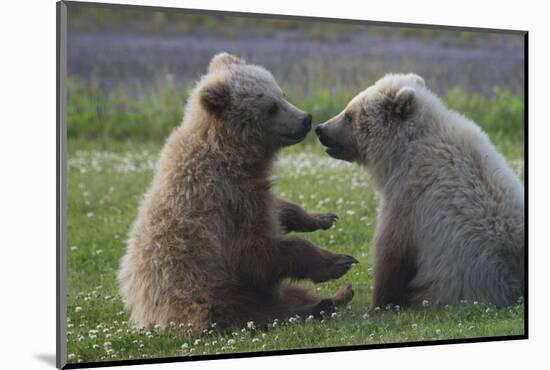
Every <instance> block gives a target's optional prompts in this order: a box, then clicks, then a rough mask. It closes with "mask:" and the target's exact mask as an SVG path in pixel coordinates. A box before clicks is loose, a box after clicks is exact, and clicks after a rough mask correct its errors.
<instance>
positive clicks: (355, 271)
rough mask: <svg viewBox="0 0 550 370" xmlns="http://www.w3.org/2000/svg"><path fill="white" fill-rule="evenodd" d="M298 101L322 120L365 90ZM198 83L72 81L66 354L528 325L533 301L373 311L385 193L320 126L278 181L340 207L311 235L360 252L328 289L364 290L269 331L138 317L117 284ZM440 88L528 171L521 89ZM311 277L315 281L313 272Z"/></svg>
mask: <svg viewBox="0 0 550 370" xmlns="http://www.w3.org/2000/svg"><path fill="white" fill-rule="evenodd" d="M282 85H283V87H284V88H285V90H286V91H287V95H288V96H289V98H290V100H291V101H292V102H293V103H294V104H295V105H296V106H298V107H300V108H302V109H303V110H306V111H308V112H310V113H312V115H313V117H314V123H319V122H322V121H324V120H326V119H327V118H329V117H331V116H333V115H334V114H336V113H338V112H339V111H340V110H341V109H342V107H343V106H344V105H345V104H346V103H347V101H348V100H349V99H350V98H351V97H352V96H353V94H354V93H355V92H354V91H351V90H350V89H345V88H338V89H335V88H331V89H329V88H322V87H319V88H316V89H314V90H311V91H310V92H309V93H308V94H301V93H300V92H294V91H293V90H292V86H291V85H290V84H285V83H284V82H283V83H282ZM188 92H189V89H181V88H179V87H178V86H177V85H176V84H174V83H173V82H171V81H170V80H169V79H167V80H162V79H161V80H158V81H157V83H155V84H154V85H153V86H152V87H151V88H149V89H148V90H147V91H145V92H143V93H141V94H140V95H136V93H135V90H134V89H132V88H130V87H128V86H126V85H124V84H120V85H117V86H115V87H114V88H112V89H109V90H105V89H103V88H102V87H101V86H100V84H96V85H94V83H91V84H90V83H86V82H83V81H81V80H79V79H78V78H71V79H70V80H69V86H68V128H67V134H68V177H67V180H68V181H67V183H68V196H67V200H68V209H67V212H68V214H67V220H68V221H67V228H68V242H67V243H68V245H67V247H68V269H67V270H68V297H67V302H68V306H67V335H68V361H69V362H71V363H81V362H83V363H86V362H94V361H107V360H123V359H142V358H159V357H173V356H194V355H215V354H227V353H242V352H254V351H273V350H283V349H303V348H323V347H332V346H339V347H340V346H352V345H362V344H380V343H403V342H418V341H437V340H445V339H463V338H479V337H492V336H507V335H521V334H523V333H524V305H523V303H522V302H518V304H517V305H514V306H512V307H507V308H501V309H496V308H495V307H491V306H487V305H483V304H480V303H478V302H464V303H463V304H460V305H457V306H446V307H432V306H431V304H430V303H429V302H426V304H425V305H423V306H422V307H416V308H402V309H400V310H397V311H386V310H385V309H384V308H382V309H381V312H380V313H379V314H377V315H369V314H368V313H367V311H368V306H369V303H370V294H371V289H372V278H373V276H372V254H371V250H370V244H371V240H372V237H373V232H374V227H375V224H376V208H377V196H376V194H375V192H374V190H373V187H372V183H371V181H370V179H369V176H368V174H367V173H366V172H365V171H364V170H361V169H359V168H358V167H357V166H355V165H352V164H349V163H345V162H342V161H337V160H334V159H331V158H329V157H328V156H327V155H325V154H324V153H323V149H322V147H321V145H320V144H319V143H318V142H317V141H316V139H315V137H314V135H313V134H310V135H309V136H308V138H307V139H306V140H305V141H304V142H303V143H301V144H299V145H296V146H293V147H290V148H287V149H285V150H283V152H282V153H281V155H280V157H279V159H278V161H277V164H276V173H275V177H276V187H275V191H276V193H277V194H278V195H280V196H281V197H284V198H287V199H289V200H291V201H292V202H296V203H298V204H300V205H301V206H303V207H304V208H305V209H307V210H309V211H319V212H321V211H322V212H329V211H330V212H334V213H336V214H338V215H339V216H340V220H339V221H338V222H337V223H336V225H335V226H334V227H333V228H332V229H330V230H326V231H317V232H314V233H305V234H301V236H303V237H304V238H307V239H309V240H311V241H312V242H314V243H316V244H318V245H320V246H324V247H327V248H330V249H332V250H335V251H338V252H343V253H347V254H351V255H353V256H355V257H356V258H357V259H358V260H359V261H360V263H359V264H358V265H356V266H354V267H353V268H352V270H351V271H350V272H349V273H348V274H347V275H345V276H344V277H343V278H341V279H339V280H337V281H332V282H327V283H323V284H318V285H315V289H317V290H319V291H320V292H322V293H325V294H330V293H332V292H334V291H336V290H337V289H338V288H339V287H340V286H341V285H343V284H345V283H346V282H348V281H351V282H352V283H353V285H354V288H355V293H356V294H355V297H354V299H353V300H352V301H351V303H350V304H349V305H348V306H347V307H342V308H339V309H338V310H337V312H336V314H334V315H333V316H332V317H326V318H325V319H323V320H311V319H309V318H299V317H296V318H291V319H290V320H287V321H285V322H282V321H275V322H273V323H272V324H271V325H270V327H269V329H268V330H265V331H263V330H257V329H256V328H255V326H254V323H249V325H247V326H246V327H243V328H236V329H235V330H234V331H232V332H229V333H225V334H219V333H216V332H215V331H214V330H206V331H205V332H203V333H202V334H201V335H198V336H191V335H187V334H181V333H180V332H179V331H175V330H164V331H162V330H158V329H154V330H139V329H135V328H133V327H132V326H131V325H130V324H129V322H128V317H129V313H128V311H127V310H125V309H124V305H123V302H122V300H121V298H120V296H119V294H118V288H117V284H116V273H117V269H118V265H119V262H120V258H121V257H122V255H123V254H124V251H125V239H126V237H127V233H128V230H129V228H130V226H131V224H132V222H133V220H134V218H135V216H136V211H137V206H138V204H139V201H140V199H141V197H142V196H143V194H144V192H145V191H146V189H147V187H148V185H149V182H150V181H151V179H152V175H153V170H154V166H155V161H156V159H157V156H158V153H159V151H160V149H161V148H162V146H163V141H164V139H165V138H166V136H167V135H168V134H169V132H170V131H171V130H172V129H173V128H174V127H175V126H176V125H177V124H178V123H179V122H180V120H181V117H182V115H183V114H184V112H183V105H182V102H184V101H185V98H186V96H187V94H188ZM442 99H443V100H444V101H445V102H446V104H447V105H448V106H449V107H451V108H452V109H455V110H457V111H459V112H461V113H463V114H465V115H466V116H468V117H470V118H472V119H474V120H475V121H476V122H478V123H479V124H480V125H481V126H482V127H483V129H484V130H485V131H486V132H487V133H488V135H489V136H490V138H491V140H492V141H493V143H494V144H495V145H496V147H497V148H498V149H499V150H500V151H501V152H502V153H503V154H504V156H505V157H506V159H507V160H508V161H509V163H510V165H511V166H512V168H513V169H514V170H515V171H516V173H517V174H518V176H519V177H520V178H521V179H523V178H524V128H523V118H524V116H523V113H524V103H523V96H520V95H518V94H516V93H514V92H511V91H509V90H507V89H504V90H503V89H499V88H495V89H493V91H492V93H491V94H484V95H482V94H478V93H471V92H469V91H466V90H465V89H464V88H460V87H456V88H452V89H449V90H448V91H447V92H446V93H445V95H443V96H442ZM303 284H305V285H310V286H313V284H311V283H308V282H304V283H303Z"/></svg>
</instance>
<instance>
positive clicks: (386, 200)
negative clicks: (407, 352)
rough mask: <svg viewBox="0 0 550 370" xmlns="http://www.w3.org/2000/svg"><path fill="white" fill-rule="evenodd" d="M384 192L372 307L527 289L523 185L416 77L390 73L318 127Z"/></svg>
mask: <svg viewBox="0 0 550 370" xmlns="http://www.w3.org/2000/svg"><path fill="white" fill-rule="evenodd" d="M316 133H317V135H318V136H319V139H320V141H321V143H322V144H324V145H325V146H326V147H327V153H328V154H329V155H330V156H332V157H334V158H337V159H342V160H346V161H352V162H357V163H359V164H360V165H363V166H365V167H366V168H367V169H368V171H369V172H370V174H371V176H372V179H373V181H374V184H375V187H376V189H377V190H378V193H379V195H380V207H379V211H378V217H377V226H376V232H375V237H374V241H373V249H374V286H373V295H372V305H373V308H375V307H377V306H378V307H385V306H386V305H389V304H395V305H406V304H418V303H420V302H423V301H424V300H427V301H429V302H430V303H434V304H436V305H438V304H453V303H459V302H460V301H461V300H467V301H470V302H471V301H482V302H485V303H489V304H494V305H496V306H505V305H511V304H514V303H516V302H517V300H518V299H519V298H520V297H522V296H523V294H524V255H525V249H524V248H525V245H524V243H525V231H524V189H523V185H522V183H521V182H520V180H519V179H518V177H517V176H516V175H515V174H514V173H513V171H512V170H511V169H510V167H509V166H508V164H507V163H506V160H505V159H504V158H503V157H502V156H501V155H500V154H499V153H498V152H497V150H496V149H495V147H494V146H493V144H492V143H491V142H490V140H489V138H488V137H487V135H486V134H485V133H484V132H483V131H482V130H481V129H480V128H479V127H478V126H477V125H476V124H475V123H474V122H472V121H471V120H469V119H467V118H465V117H464V116H462V115H460V114H458V113H456V112H453V111H451V110H449V109H447V108H446V107H445V106H444V105H443V103H442V102H441V101H440V100H439V99H438V98H437V97H436V96H435V95H434V94H433V93H432V92H430V90H429V89H428V88H426V85H425V83H424V80H423V79H422V78H421V77H419V76H417V75H414V74H408V75H387V76H385V77H383V78H382V79H380V80H379V81H378V82H376V83H375V84H374V85H373V86H370V87H369V88H367V89H366V90H364V91H363V92H361V93H360V94H359V95H357V96H356V97H355V98H353V99H352V100H351V102H350V103H349V104H348V105H347V107H346V108H345V109H344V110H343V111H342V112H341V113H340V114H338V115H337V116H335V117H334V118H332V119H330V120H329V121H327V122H326V123H324V124H321V125H319V126H318V127H317V128H316Z"/></svg>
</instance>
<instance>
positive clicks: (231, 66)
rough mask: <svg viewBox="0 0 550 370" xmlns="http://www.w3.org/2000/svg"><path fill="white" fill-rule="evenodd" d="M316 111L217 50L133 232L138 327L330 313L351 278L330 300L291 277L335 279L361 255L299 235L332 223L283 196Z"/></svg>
mask: <svg viewBox="0 0 550 370" xmlns="http://www.w3.org/2000/svg"><path fill="white" fill-rule="evenodd" d="M310 129H311V115H310V114H307V113H304V112H302V111H301V110H299V109H297V108H296V107H294V106H293V105H292V104H290V103H289V102H288V101H287V100H286V99H285V97H284V94H283V92H282V91H281V89H280V88H279V86H278V85H277V83H276V81H275V79H274V78H273V76H272V75H271V73H269V72H268V71H267V70H266V69H264V68H262V67H260V66H256V65H251V64H246V63H245V62H244V61H243V60H242V59H239V58H237V57H235V56H232V55H230V54H227V53H221V54H218V55H216V56H215V57H214V58H213V59H212V61H211V62H210V65H209V69H208V73H207V74H206V75H205V76H203V77H202V78H201V79H200V81H199V82H198V83H197V85H196V86H195V88H194V91H193V92H192V94H191V96H190V98H189V100H188V103H187V105H186V109H185V117H184V119H183V123H182V125H181V126H180V127H178V128H177V129H175V130H174V132H173V133H172V134H171V135H170V137H169V138H168V140H167V142H166V144H165V147H164V149H163V150H162V152H161V155H160V159H159V162H158V164H157V168H156V172H155V177H154V179H153V182H152V184H151V187H150V189H149V191H148V192H147V194H146V196H145V198H144V200H143V202H142V204H141V206H140V209H139V212H138V216H137V220H136V221H135V223H134V225H133V228H132V230H131V232H130V237H129V240H128V243H127V251H126V255H125V256H124V257H123V259H122V262H121V266H120V270H119V275H118V280H119V284H120V289H121V294H122V296H123V298H124V300H125V303H126V305H127V307H129V308H130V309H131V320H132V321H133V322H134V323H136V324H137V325H139V326H142V327H150V326H153V325H159V326H160V327H167V326H174V325H176V327H179V326H180V325H183V326H185V327H186V328H192V330H194V331H197V332H198V331H201V330H204V329H206V328H210V327H212V326H214V324H215V325H216V328H218V329H225V328H230V327H238V326H241V327H242V325H244V324H246V323H247V322H249V321H254V322H255V323H256V324H257V325H265V324H267V323H268V322H269V321H272V320H274V319H275V318H278V319H285V318H288V317H290V316H293V315H300V316H302V317H307V316H309V315H314V316H319V315H320V314H322V312H324V313H326V314H330V313H331V312H333V311H334V307H335V305H339V304H343V303H347V302H348V301H350V300H351V299H352V297H353V289H352V287H351V284H347V285H345V286H344V287H342V288H341V289H340V290H339V291H338V292H337V293H336V294H335V295H334V296H332V297H320V296H318V295H316V294H314V293H313V292H312V291H310V290H307V289H305V288H302V287H299V286H297V285H295V284H294V283H291V282H289V280H290V279H292V280H297V279H310V280H312V281H314V282H324V281H327V280H331V279H337V278H339V277H341V276H343V275H344V274H345V273H346V272H347V271H348V270H349V269H350V268H351V266H352V265H353V264H354V263H357V261H356V260H355V259H354V258H353V257H351V256H348V255H345V254H340V253H334V252H331V251H328V250H325V249H321V248H319V247H317V246H315V245H313V244H312V243H311V242H309V241H307V240H304V239H301V238H299V237H296V236H288V235H286V233H288V232H291V231H314V230H318V229H328V228H330V227H331V226H332V224H333V223H334V222H335V220H336V219H337V217H336V215H334V214H332V213H308V212H306V211H304V210H303V209H302V208H300V207H299V206H297V205H295V204H292V203H289V202H287V201H285V200H283V199H279V198H277V197H276V196H275V195H274V194H273V192H272V180H271V174H272V165H273V163H274V160H275V158H276V155H277V153H278V152H279V150H280V149H282V148H283V147H285V146H288V145H292V144H296V143H299V142H301V141H302V140H303V139H304V138H305V137H306V135H307V134H308V132H309V131H310Z"/></svg>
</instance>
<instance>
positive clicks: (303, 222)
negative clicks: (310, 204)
mask: <svg viewBox="0 0 550 370" xmlns="http://www.w3.org/2000/svg"><path fill="white" fill-rule="evenodd" d="M276 206H277V210H278V212H279V217H280V221H281V225H282V226H283V229H284V231H285V232H287V233H288V232H291V231H302V232H311V231H315V230H319V229H322V230H327V229H330V228H331V227H332V225H334V223H335V222H336V221H337V220H338V216H337V215H335V214H334V213H330V212H329V213H308V212H306V211H305V210H303V209H302V208H301V207H300V206H298V205H296V204H293V203H290V202H288V201H286V200H283V199H277V200H276Z"/></svg>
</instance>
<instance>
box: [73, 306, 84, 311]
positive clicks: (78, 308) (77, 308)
mask: <svg viewBox="0 0 550 370" xmlns="http://www.w3.org/2000/svg"><path fill="white" fill-rule="evenodd" d="M80 311H82V307H80V306H78V307H76V308H75V309H74V312H80Z"/></svg>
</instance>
